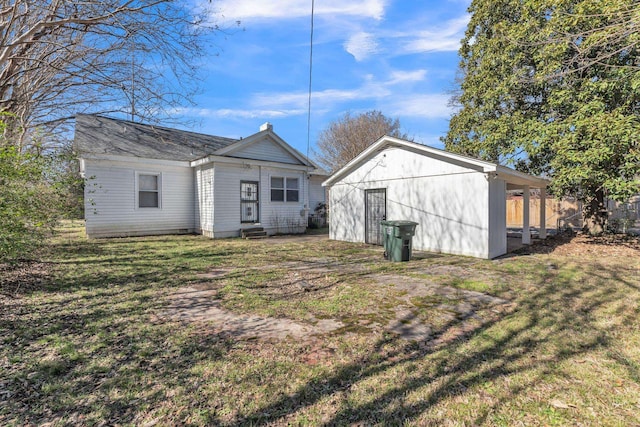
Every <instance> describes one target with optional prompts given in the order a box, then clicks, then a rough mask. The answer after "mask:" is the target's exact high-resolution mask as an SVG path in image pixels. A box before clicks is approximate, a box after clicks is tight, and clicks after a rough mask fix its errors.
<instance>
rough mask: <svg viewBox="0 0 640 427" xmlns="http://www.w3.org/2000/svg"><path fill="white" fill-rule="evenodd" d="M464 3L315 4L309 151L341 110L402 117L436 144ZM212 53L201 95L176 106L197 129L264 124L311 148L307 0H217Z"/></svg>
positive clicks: (234, 132)
mask: <svg viewBox="0 0 640 427" xmlns="http://www.w3.org/2000/svg"><path fill="white" fill-rule="evenodd" d="M469 3H470V1H469V0H450V1H417V0H415V1H414V0H354V1H344V0H316V1H315V21H314V22H315V29H314V47H313V83H312V90H313V92H312V99H311V133H310V135H311V138H310V139H311V150H312V151H311V153H310V154H311V155H313V149H314V147H315V141H316V139H317V136H318V134H319V132H320V131H322V129H324V128H325V127H326V126H327V125H328V124H329V123H330V122H331V121H333V120H335V119H337V118H339V117H340V116H342V115H343V114H344V113H345V112H346V111H351V112H352V113H354V114H357V113H360V112H365V111H368V110H372V109H376V110H380V111H382V112H383V113H384V114H385V115H387V116H389V117H392V118H399V119H400V122H401V125H402V127H403V129H404V130H405V131H406V132H407V133H409V135H411V136H412V137H413V138H414V139H415V140H416V141H418V142H422V143H425V144H428V145H431V146H435V147H442V145H441V143H440V141H439V139H438V138H439V137H440V136H442V135H444V133H445V132H446V130H447V126H448V119H449V117H450V115H451V110H450V108H449V107H448V106H447V102H448V99H449V91H450V90H451V89H452V88H453V87H454V79H455V75H456V69H457V64H458V57H457V50H458V47H459V42H460V39H461V38H462V36H463V33H464V31H465V29H466V24H467V22H468V18H469V16H468V14H467V12H466V9H467V7H468V6H469ZM211 7H213V8H214V11H215V12H216V15H215V16H216V20H217V21H216V22H217V23H218V24H221V25H223V26H225V25H226V26H228V27H232V25H231V24H232V23H233V22H235V21H241V26H240V29H232V30H229V32H228V34H227V35H224V34H218V35H217V37H216V39H215V44H216V46H217V48H218V53H219V54H218V55H215V51H213V52H212V55H211V58H210V59H209V60H208V61H207V62H206V63H205V64H203V66H202V76H203V77H204V81H203V91H202V93H201V94H200V95H199V96H198V97H197V98H196V105H195V106H194V107H192V108H188V109H185V110H182V111H181V114H182V115H183V116H184V117H185V118H188V119H191V120H195V121H196V122H197V123H198V125H196V127H195V128H194V129H193V130H195V131H199V132H204V133H209V134H214V135H221V136H229V137H240V136H243V137H246V136H248V135H250V134H252V133H254V132H257V131H258V128H259V126H260V125H261V124H262V123H264V122H266V121H269V122H271V123H272V124H273V126H274V130H275V132H276V133H277V134H278V135H280V136H281V137H282V138H283V139H284V140H285V141H287V142H288V143H289V144H291V145H292V146H293V147H295V148H296V149H298V150H299V151H301V152H302V153H303V154H305V153H306V151H307V99H308V98H307V97H308V84H309V41H310V15H311V0H271V1H264V0H214V1H213V2H212V6H211Z"/></svg>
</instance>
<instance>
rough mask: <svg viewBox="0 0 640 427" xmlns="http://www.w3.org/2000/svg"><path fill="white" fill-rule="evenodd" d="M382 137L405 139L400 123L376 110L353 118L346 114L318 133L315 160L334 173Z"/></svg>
mask: <svg viewBox="0 0 640 427" xmlns="http://www.w3.org/2000/svg"><path fill="white" fill-rule="evenodd" d="M384 135H389V136H394V137H398V138H403V139H407V138H409V137H408V136H407V134H405V133H403V132H402V130H401V128H400V120H398V119H391V118H389V117H387V116H385V115H384V114H382V112H380V111H377V110H371V111H367V112H365V113H362V114H358V115H356V116H354V115H352V114H351V113H350V112H349V111H347V112H346V113H345V114H344V115H343V116H341V117H340V118H338V119H337V120H335V121H334V122H332V123H330V124H329V125H328V126H327V127H326V128H325V129H324V130H323V131H322V132H321V133H320V136H319V137H318V143H317V145H318V150H317V151H316V153H315V154H316V160H317V161H318V163H320V164H321V165H322V166H324V167H325V168H327V169H328V170H330V171H332V172H335V171H336V170H338V169H340V168H341V167H342V166H344V165H345V164H346V163H348V162H349V160H351V159H353V158H354V157H355V156H357V155H358V154H360V152H362V151H363V150H364V149H365V148H367V147H368V146H369V145H371V144H373V143H374V142H376V141H377V140H378V139H380V138H381V137H382V136H384Z"/></svg>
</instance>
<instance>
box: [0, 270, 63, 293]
mask: <svg viewBox="0 0 640 427" xmlns="http://www.w3.org/2000/svg"><path fill="white" fill-rule="evenodd" d="M50 277H51V264H47V263H44V262H36V261H20V262H18V263H16V264H3V263H0V294H2V295H4V296H6V297H11V298H16V297H19V296H20V295H21V294H24V293H28V292H32V291H36V290H39V289H42V287H43V285H44V284H45V283H46V282H48V281H49V280H50Z"/></svg>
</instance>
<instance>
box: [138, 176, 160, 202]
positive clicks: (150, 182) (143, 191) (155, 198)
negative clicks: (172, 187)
mask: <svg viewBox="0 0 640 427" xmlns="http://www.w3.org/2000/svg"><path fill="white" fill-rule="evenodd" d="M160 185H161V182H160V174H150V173H139V174H138V207H139V208H159V207H160Z"/></svg>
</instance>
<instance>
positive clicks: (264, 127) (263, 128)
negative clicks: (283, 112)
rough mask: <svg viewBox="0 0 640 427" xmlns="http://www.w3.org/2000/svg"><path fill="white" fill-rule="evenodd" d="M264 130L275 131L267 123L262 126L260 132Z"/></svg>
mask: <svg viewBox="0 0 640 427" xmlns="http://www.w3.org/2000/svg"><path fill="white" fill-rule="evenodd" d="M263 130H273V125H272V124H271V123H269V122H265V124H263V125H262V126H260V132H262V131H263Z"/></svg>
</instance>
